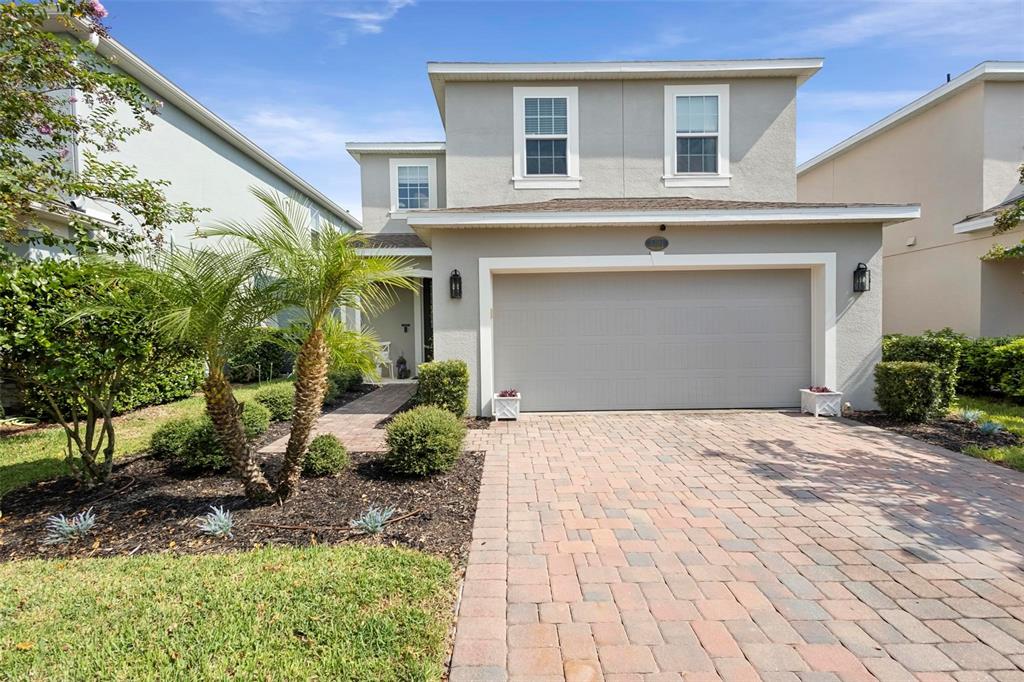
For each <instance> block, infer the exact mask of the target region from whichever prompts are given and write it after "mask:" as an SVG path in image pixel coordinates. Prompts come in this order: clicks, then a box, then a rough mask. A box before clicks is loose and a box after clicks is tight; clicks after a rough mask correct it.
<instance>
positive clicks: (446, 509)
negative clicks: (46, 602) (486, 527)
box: [0, 396, 484, 566]
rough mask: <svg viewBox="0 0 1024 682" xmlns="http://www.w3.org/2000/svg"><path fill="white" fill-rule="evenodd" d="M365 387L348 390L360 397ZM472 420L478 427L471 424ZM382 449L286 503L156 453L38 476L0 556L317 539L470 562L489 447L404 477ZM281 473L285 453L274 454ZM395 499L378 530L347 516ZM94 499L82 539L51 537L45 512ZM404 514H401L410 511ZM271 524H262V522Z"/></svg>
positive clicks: (68, 510) (2, 523)
mask: <svg viewBox="0 0 1024 682" xmlns="http://www.w3.org/2000/svg"><path fill="white" fill-rule="evenodd" d="M354 397H358V396H350V397H349V399H352V398H354ZM471 427H474V428H480V425H477V424H475V423H474V424H472V425H471ZM289 428H290V425H289V423H288V422H277V423H275V424H273V425H271V428H270V430H269V431H268V432H267V434H266V435H265V436H263V438H261V439H260V442H259V443H258V444H256V445H255V447H256V448H257V449H258V448H259V447H262V446H263V445H265V444H267V443H270V442H272V441H273V440H276V439H277V438H280V437H281V436H283V435H287V433H288V431H289ZM381 455H382V453H370V452H357V453H351V457H352V466H351V468H350V469H349V470H347V471H345V472H344V473H342V474H339V475H338V476H333V477H325V478H303V479H302V485H301V488H300V490H299V491H298V492H297V493H296V494H295V495H294V496H293V497H292V498H291V499H289V500H287V501H286V502H284V503H283V504H268V505H263V506H252V505H250V504H249V503H248V502H247V501H246V499H245V497H244V496H243V495H242V492H241V484H240V483H239V482H238V481H237V480H236V479H235V478H233V477H232V476H231V475H230V474H227V473H224V474H214V475H201V476H199V475H186V474H183V473H181V472H177V471H172V470H169V469H168V466H167V464H166V463H165V462H162V461H158V460H155V459H153V458H151V457H148V456H145V455H144V456H141V457H137V458H134V459H131V460H121V461H119V462H118V463H117V464H116V465H115V467H114V474H113V476H112V477H111V480H110V481H108V482H107V483H106V484H105V485H103V486H101V487H98V488H94V489H91V490H88V489H84V488H83V487H82V486H80V485H79V484H78V483H77V482H76V481H74V480H72V479H69V478H64V479H59V480H56V481H48V482H41V483H36V484H34V485H30V486H27V487H25V488H21V489H19V490H15V491H13V492H11V493H8V494H7V495H6V496H4V498H3V501H2V511H3V516H2V517H0V561H10V560H15V559H29V558H57V557H97V556H116V555H125V554H141V553H166V552H177V553H185V554H201V553H204V552H226V551H240V550H246V549H250V548H252V547H254V546H257V545H266V544H276V545H294V546H303V545H310V544H316V543H322V544H324V543H325V544H334V543H340V542H351V541H359V542H372V543H382V544H398V545H404V546H406V547H411V548H413V549H418V550H421V551H424V552H428V553H430V554H435V555H440V556H443V557H446V558H448V559H449V560H451V561H452V562H453V563H454V564H455V565H456V566H460V565H461V564H463V563H464V560H465V556H466V553H467V552H468V548H469V542H470V538H471V535H472V527H473V519H474V517H475V515H476V503H477V493H478V492H479V489H480V477H481V474H482V472H483V462H484V453H483V452H464V453H463V454H462V456H461V457H460V458H459V461H458V463H457V464H456V465H455V467H454V468H453V469H452V470H451V471H449V472H448V473H446V474H442V475H437V476H431V477H428V478H405V477H397V476H395V475H393V474H391V473H390V472H389V471H388V470H387V469H386V468H385V467H384V465H383V463H382V462H381V460H380V458H381ZM263 465H264V469H266V470H267V471H268V472H269V473H274V472H275V471H276V469H277V468H278V467H279V466H280V455H268V456H267V457H266V458H265V460H264V462H263ZM212 505H217V506H223V507H224V508H226V509H229V510H230V511H231V512H232V513H233V515H234V518H235V530H234V537H231V538H213V537H209V536H207V535H204V534H202V533H200V532H199V530H198V528H197V519H198V517H200V516H202V515H204V514H206V513H207V512H208V511H209V510H210V507H211V506H212ZM371 505H372V506H377V507H388V506H393V507H395V508H396V511H395V515H394V518H395V519H396V520H395V521H394V522H393V523H389V524H388V525H387V526H385V528H384V530H383V531H382V532H381V533H380V534H378V535H375V536H365V535H358V534H356V533H354V532H353V531H351V530H350V529H349V521H350V520H352V519H353V518H355V517H357V516H359V515H361V514H362V513H363V512H365V511H366V509H367V508H368V507H370V506H371ZM90 507H91V508H92V509H93V512H94V513H95V514H96V517H97V520H96V526H95V529H94V531H93V533H92V534H91V535H90V537H89V539H88V540H87V541H86V542H85V543H82V544H70V545H45V544H43V542H42V541H43V538H44V536H45V524H46V519H47V518H48V517H50V516H52V515H55V514H66V515H71V514H74V513H76V512H79V511H82V510H86V509H89V508H90ZM405 515H408V516H406V517H405V518H401V519H400V518H399V517H402V516H405ZM256 524H264V525H256Z"/></svg>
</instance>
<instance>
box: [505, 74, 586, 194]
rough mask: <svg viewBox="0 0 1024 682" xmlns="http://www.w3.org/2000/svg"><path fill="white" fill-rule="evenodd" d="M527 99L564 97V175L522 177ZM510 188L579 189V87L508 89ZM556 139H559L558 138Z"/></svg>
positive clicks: (524, 168) (524, 155)
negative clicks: (511, 131)
mask: <svg viewBox="0 0 1024 682" xmlns="http://www.w3.org/2000/svg"><path fill="white" fill-rule="evenodd" d="M528 97H564V98H565V103H566V145H565V148H566V171H567V172H566V174H565V175H527V174H526V99H527V98H528ZM512 102H513V106H512V130H513V146H512V164H513V165H512V168H513V171H512V185H513V187H515V188H516V189H579V187H580V128H579V88H575V87H534V88H512ZM559 137H560V136H559Z"/></svg>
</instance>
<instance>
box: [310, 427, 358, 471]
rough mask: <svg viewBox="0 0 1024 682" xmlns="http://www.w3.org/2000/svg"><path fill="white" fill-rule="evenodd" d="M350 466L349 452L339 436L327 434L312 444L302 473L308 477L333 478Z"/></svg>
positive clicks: (315, 439)
mask: <svg viewBox="0 0 1024 682" xmlns="http://www.w3.org/2000/svg"><path fill="white" fill-rule="evenodd" d="M348 466H349V458H348V450H346V449H345V446H344V445H343V444H342V442H341V441H340V440H338V437H337V436H334V435H331V434H329V433H325V434H322V435H320V436H317V437H316V438H314V439H313V440H312V442H310V444H309V449H308V450H306V459H305V460H304V461H303V463H302V473H304V474H306V475H308V476H333V475H335V474H340V473H341V472H342V471H344V470H345V469H347V468H348Z"/></svg>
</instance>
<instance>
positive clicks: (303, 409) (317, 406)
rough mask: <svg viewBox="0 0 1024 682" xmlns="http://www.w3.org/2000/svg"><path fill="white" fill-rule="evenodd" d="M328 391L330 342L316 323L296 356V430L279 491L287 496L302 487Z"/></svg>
mask: <svg viewBox="0 0 1024 682" xmlns="http://www.w3.org/2000/svg"><path fill="white" fill-rule="evenodd" d="M326 392H327V343H326V342H325V340H324V332H323V329H321V328H320V327H316V328H314V329H313V331H312V332H310V334H309V336H308V337H307V338H306V340H305V342H303V344H302V347H301V348H300V349H299V354H298V357H296V358H295V405H294V409H293V411H292V431H291V434H290V435H289V436H288V448H287V449H286V450H285V454H284V465H283V466H282V467H281V475H280V478H279V480H278V484H277V494H278V496H279V497H281V498H282V499H284V498H287V497H288V496H289V495H291V494H292V493H294V492H295V490H296V489H297V488H298V487H299V478H300V476H301V475H302V462H303V460H304V459H305V457H306V449H307V448H308V447H309V438H310V435H311V434H312V432H313V425H314V424H315V423H316V420H317V418H318V417H319V416H320V413H321V411H322V410H323V404H324V394H325V393H326Z"/></svg>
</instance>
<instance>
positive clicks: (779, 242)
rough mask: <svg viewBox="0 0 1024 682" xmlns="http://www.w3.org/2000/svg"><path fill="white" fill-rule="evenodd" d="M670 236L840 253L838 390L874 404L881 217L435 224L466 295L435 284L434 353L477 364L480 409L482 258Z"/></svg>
mask: <svg viewBox="0 0 1024 682" xmlns="http://www.w3.org/2000/svg"><path fill="white" fill-rule="evenodd" d="M652 234H660V235H663V236H665V237H667V238H668V241H669V247H668V249H667V250H666V251H665V253H666V254H667V255H673V254H699V253H713V254H718V253H720V254H733V253H787V252H788V253H793V252H835V253H836V261H837V264H836V317H837V328H836V333H837V339H838V347H837V349H836V351H837V352H836V355H837V365H836V377H837V380H838V381H837V388H838V390H841V391H844V392H845V393H846V394H847V397H846V399H847V400H849V401H850V402H851V403H852V404H853V405H854V407H859V408H869V407H873V406H874V404H875V403H874V395H873V390H874V379H873V375H872V372H873V371H874V366H875V363H876V362H878V360H879V359H880V358H881V332H882V330H881V315H880V314H879V312H880V310H879V309H880V307H881V305H882V299H881V288H882V287H881V284H882V281H881V280H882V278H881V276H880V272H879V270H880V267H879V265H880V261H881V247H882V229H881V226H880V225H878V224H873V225H870V224H855V225H850V224H829V225H799V226H797V225H771V226H768V225H758V226H725V225H716V226H713V227H687V226H669V227H668V228H667V229H666V231H665V232H658V230H657V228H656V227H654V228H652V227H643V226H609V227H566V228H518V229H516V228H513V229H506V228H483V229H480V228H467V229H435V230H433V231H432V234H431V241H432V244H431V246H432V248H433V252H434V257H433V258H434V272H435V273H447V272H450V271H451V270H453V269H456V268H457V269H458V270H459V271H460V272H461V273H462V291H463V294H462V298H461V299H458V300H453V299H451V298H449V297H448V291H447V288H446V287H445V286H437V287H435V288H434V308H433V309H434V356H435V357H436V358H438V359H451V358H460V359H463V360H466V362H467V363H468V364H469V368H470V393H471V396H470V403H471V404H470V409H471V410H472V412H473V413H474V414H478V413H479V410H480V405H481V396H480V376H479V373H480V336H479V330H480V310H479V305H480V299H479V292H480V282H479V259H480V258H487V257H509V256H587V255H616V256H622V255H646V254H648V253H649V251H648V250H647V249H646V248H645V246H644V240H645V239H646V238H647V237H649V236H651V235H652ZM859 262H864V263H867V264H868V265H869V266H870V267H871V269H872V271H873V272H874V273H875V279H874V286H873V287H872V290H871V291H869V292H865V293H861V294H856V293H854V292H853V270H854V268H856V266H857V263H859Z"/></svg>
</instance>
